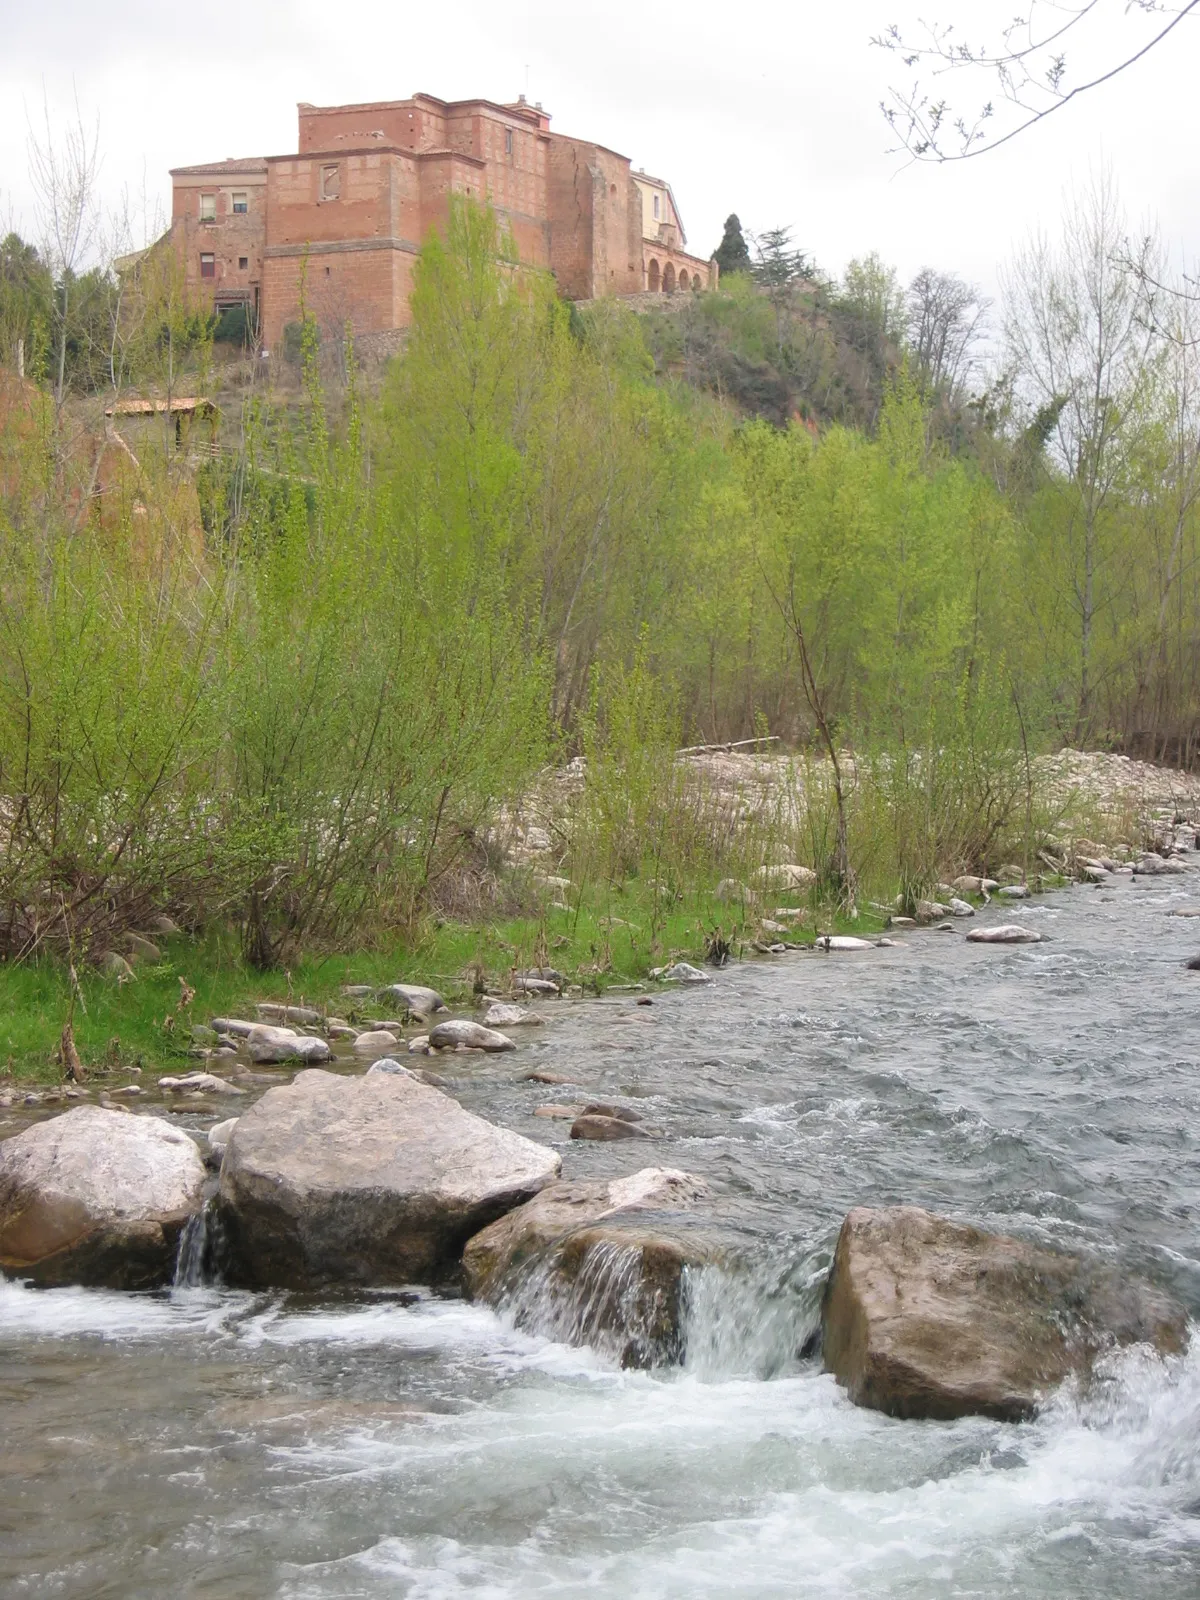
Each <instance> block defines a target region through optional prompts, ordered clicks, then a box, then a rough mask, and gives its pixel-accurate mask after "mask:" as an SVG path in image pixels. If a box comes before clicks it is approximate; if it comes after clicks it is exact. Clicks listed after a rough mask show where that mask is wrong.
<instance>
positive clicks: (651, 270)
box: [646, 256, 659, 294]
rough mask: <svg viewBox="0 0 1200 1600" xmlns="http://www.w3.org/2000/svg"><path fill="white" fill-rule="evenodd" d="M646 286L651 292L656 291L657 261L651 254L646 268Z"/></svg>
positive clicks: (654, 292) (657, 282) (657, 285)
mask: <svg viewBox="0 0 1200 1600" xmlns="http://www.w3.org/2000/svg"><path fill="white" fill-rule="evenodd" d="M646 287H647V289H649V291H650V293H651V294H657V293H658V287H659V281H658V262H657V261H655V259H654V258H653V256H651V258H650V265H649V267H647V269H646Z"/></svg>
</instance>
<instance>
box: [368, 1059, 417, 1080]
mask: <svg viewBox="0 0 1200 1600" xmlns="http://www.w3.org/2000/svg"><path fill="white" fill-rule="evenodd" d="M376 1075H378V1076H379V1077H393V1078H411V1077H412V1076H413V1074H412V1072H410V1071H409V1069H408V1068H407V1067H405V1066H402V1065H401V1064H400V1062H399V1061H397V1060H396V1058H395V1056H382V1057H381V1058H380V1059H379V1060H378V1061H375V1062H372V1064H371V1065H370V1066H369V1067H368V1068H367V1077H368V1078H371V1077H374V1076H376Z"/></svg>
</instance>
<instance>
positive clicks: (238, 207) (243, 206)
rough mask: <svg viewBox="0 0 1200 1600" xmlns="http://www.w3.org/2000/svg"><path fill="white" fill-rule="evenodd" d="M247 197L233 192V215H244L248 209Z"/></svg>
mask: <svg viewBox="0 0 1200 1600" xmlns="http://www.w3.org/2000/svg"><path fill="white" fill-rule="evenodd" d="M249 209H250V206H249V203H248V197H247V196H246V195H244V194H235V195H234V197H233V214H234V216H235V217H244V216H245V214H246V212H247V211H249Z"/></svg>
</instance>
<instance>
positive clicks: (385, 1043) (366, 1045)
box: [354, 1028, 400, 1057]
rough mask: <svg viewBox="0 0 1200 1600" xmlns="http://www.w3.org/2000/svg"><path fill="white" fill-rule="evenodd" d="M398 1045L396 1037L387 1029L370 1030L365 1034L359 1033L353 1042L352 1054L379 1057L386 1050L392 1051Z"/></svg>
mask: <svg viewBox="0 0 1200 1600" xmlns="http://www.w3.org/2000/svg"><path fill="white" fill-rule="evenodd" d="M399 1043H400V1041H399V1039H398V1038H397V1037H396V1035H395V1034H394V1033H392V1032H390V1030H389V1029H387V1028H372V1029H370V1030H369V1031H368V1032H367V1033H360V1034H359V1035H358V1037H357V1038H356V1039H355V1041H354V1054H355V1055H356V1056H367V1057H370V1056H381V1055H383V1054H384V1053H385V1051H388V1050H394V1049H395V1047H396V1046H397V1045H398V1044H399Z"/></svg>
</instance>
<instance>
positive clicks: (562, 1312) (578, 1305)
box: [499, 1230, 830, 1382]
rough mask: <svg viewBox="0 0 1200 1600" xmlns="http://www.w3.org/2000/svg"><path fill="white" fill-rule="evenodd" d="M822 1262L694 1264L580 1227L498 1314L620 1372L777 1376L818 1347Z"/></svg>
mask: <svg viewBox="0 0 1200 1600" xmlns="http://www.w3.org/2000/svg"><path fill="white" fill-rule="evenodd" d="M829 1264H830V1252H829V1249H828V1247H827V1246H825V1245H821V1246H819V1247H817V1248H800V1247H798V1246H794V1247H792V1248H791V1249H790V1250H788V1251H781V1252H778V1253H777V1254H775V1255H774V1256H772V1257H771V1258H769V1259H767V1260H761V1259H759V1260H756V1261H754V1262H739V1261H737V1260H726V1261H724V1262H721V1263H717V1262H712V1263H710V1264H706V1265H700V1264H697V1263H696V1262H695V1261H694V1260H693V1261H692V1262H690V1263H689V1262H688V1260H687V1254H686V1252H685V1251H684V1250H683V1249H681V1248H679V1246H677V1245H676V1244H675V1243H674V1242H673V1241H671V1240H669V1239H664V1238H661V1237H653V1236H652V1237H650V1238H644V1239H640V1240H639V1239H638V1238H636V1237H634V1238H631V1239H630V1240H629V1242H628V1243H626V1242H625V1241H624V1240H622V1239H617V1238H612V1237H608V1238H605V1237H599V1238H597V1237H596V1236H595V1235H594V1234H592V1233H590V1232H589V1231H588V1230H584V1231H582V1232H581V1233H580V1234H577V1235H572V1236H568V1238H567V1239H565V1240H562V1241H560V1243H559V1244H557V1245H556V1246H554V1247H553V1248H552V1249H550V1250H548V1251H546V1252H545V1253H544V1254H543V1255H540V1256H538V1257H537V1258H536V1259H535V1260H533V1261H530V1262H527V1263H526V1264H525V1266H524V1267H523V1269H522V1270H521V1271H520V1272H519V1273H518V1275H517V1276H516V1278H515V1279H514V1280H513V1281H512V1282H511V1283H510V1284H509V1285H508V1286H507V1288H506V1291H505V1293H504V1296H503V1300H502V1301H501V1303H500V1307H499V1309H500V1310H501V1311H502V1312H504V1313H506V1314H507V1316H508V1317H509V1318H510V1319H511V1320H512V1322H513V1323H514V1324H515V1325H516V1326H517V1327H519V1328H524V1329H527V1330H531V1331H536V1332H538V1333H542V1334H546V1335H548V1336H549V1337H550V1338H552V1339H557V1340H560V1341H561V1342H562V1343H564V1344H570V1345H589V1346H590V1347H591V1348H592V1349H593V1350H595V1351H596V1352H597V1353H598V1354H600V1355H603V1356H606V1357H608V1358H609V1359H611V1360H614V1361H616V1362H618V1363H619V1364H620V1365H621V1366H623V1367H651V1368H652V1367H665V1366H682V1367H684V1368H685V1370H687V1371H689V1372H692V1373H694V1374H695V1375H696V1376H697V1377H700V1378H703V1379H707V1380H711V1381H715V1382H719V1381H721V1380H723V1379H725V1378H733V1377H754V1378H764V1379H765V1378H774V1377H778V1376H779V1375H780V1374H782V1373H784V1372H787V1371H790V1370H793V1369H794V1368H795V1367H796V1365H797V1363H798V1362H800V1361H801V1360H803V1359H805V1358H807V1357H809V1356H811V1355H812V1354H813V1353H814V1352H815V1350H816V1347H817V1341H818V1339H819V1335H820V1325H821V1296H822V1293H823V1290H824V1286H825V1279H826V1277H827V1275H828V1271H829Z"/></svg>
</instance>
